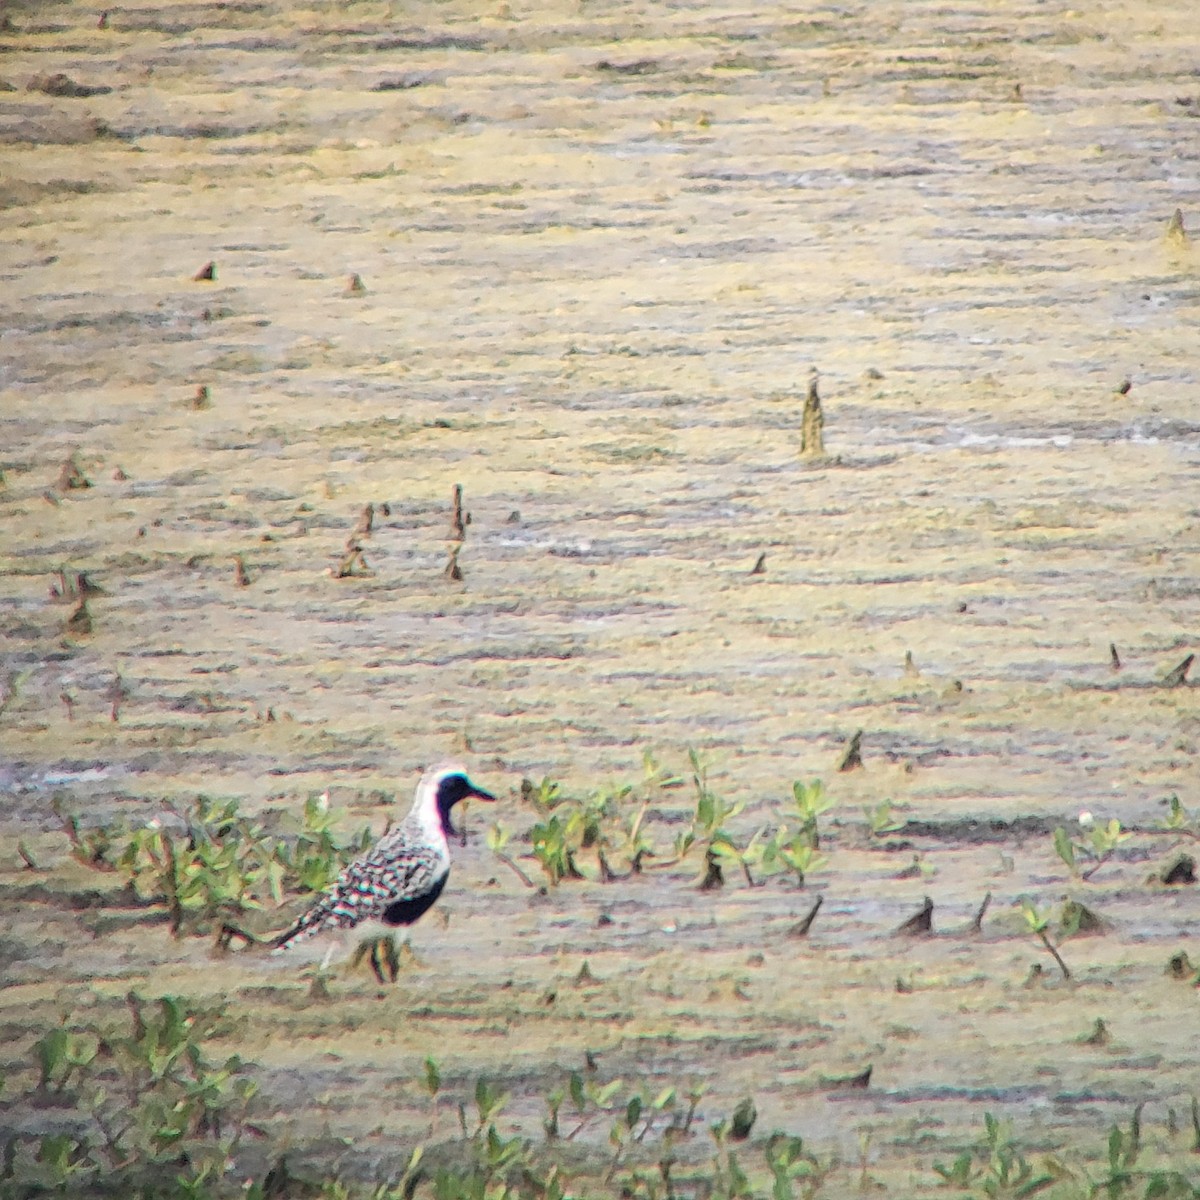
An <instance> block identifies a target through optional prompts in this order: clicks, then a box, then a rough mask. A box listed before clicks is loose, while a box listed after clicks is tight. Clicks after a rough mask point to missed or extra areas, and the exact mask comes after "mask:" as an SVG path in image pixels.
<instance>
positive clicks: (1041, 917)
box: [1018, 896, 1071, 979]
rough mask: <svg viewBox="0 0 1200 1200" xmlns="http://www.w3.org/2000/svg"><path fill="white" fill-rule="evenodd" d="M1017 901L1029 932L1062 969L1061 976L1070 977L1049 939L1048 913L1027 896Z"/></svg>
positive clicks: (1067, 969)
mask: <svg viewBox="0 0 1200 1200" xmlns="http://www.w3.org/2000/svg"><path fill="white" fill-rule="evenodd" d="M1018 903H1019V904H1020V906H1021V912H1022V915H1023V916H1024V917H1025V924H1026V926H1027V927H1028V929H1029V932H1030V933H1032V934H1033V935H1034V936H1035V937H1036V938H1037V939H1038V941H1040V942H1041V943H1042V945H1043V946H1044V947H1045V949H1046V951H1047V953H1049V955H1050V956H1051V958H1053V959H1054V961H1055V962H1056V963H1058V968H1059V970H1060V971H1062V973H1063V978H1064V979H1070V978H1071V971H1070V968H1069V967H1068V966H1067V964H1066V963H1065V962H1064V961H1063V957H1062V955H1061V954H1059V952H1058V949H1057V948H1056V947H1055V945H1054V943H1053V942H1052V941H1051V940H1050V934H1049V933H1048V932H1047V931H1048V929H1049V927H1050V915H1049V914H1048V913H1043V912H1042V911H1041V910H1040V909H1039V908H1038V907H1037V906H1036V905H1035V904H1034V903H1033V901H1032V900H1030V899H1029V898H1028V897H1025V896H1022V897H1021V899H1020V900H1019V901H1018Z"/></svg>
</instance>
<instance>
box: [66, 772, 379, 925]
mask: <svg viewBox="0 0 1200 1200" xmlns="http://www.w3.org/2000/svg"><path fill="white" fill-rule="evenodd" d="M60 815H61V816H62V819H63V821H64V825H65V828H66V831H67V835H68V837H69V838H70V839H71V853H72V855H73V856H74V857H75V858H76V859H77V860H78V861H80V862H82V863H84V864H85V865H87V866H89V867H92V868H94V869H96V870H103V871H117V872H119V873H121V874H122V875H124V876H125V879H126V885H127V887H128V888H129V889H130V891H131V892H132V893H133V894H134V895H135V896H137V898H138V899H139V900H140V901H141V902H142V903H147V904H162V905H165V907H166V909H167V914H168V918H169V921H170V925H171V931H172V933H174V934H175V935H176V936H182V935H183V934H185V933H189V932H207V931H208V930H209V929H211V928H213V927H214V926H217V927H224V926H226V925H228V924H229V923H230V922H234V921H240V919H241V918H242V917H243V916H244V915H245V914H246V913H247V912H250V911H253V910H256V909H259V908H261V907H262V906H263V904H264V902H265V901H266V900H267V899H268V898H269V899H270V900H272V901H273V902H274V903H276V904H278V903H279V902H280V901H282V899H283V898H284V894H285V892H286V891H296V892H300V893H308V892H312V891H316V890H321V889H323V888H325V887H327V886H328V885H329V884H330V883H331V882H332V881H333V880H334V879H335V878H336V876H337V874H338V872H339V871H340V870H341V869H342V867H343V866H344V865H345V863H347V862H348V861H349V860H350V859H351V858H352V857H354V856H355V855H357V854H359V853H360V852H361V851H362V850H363V849H365V848H366V847H367V846H368V845H370V843H371V835H370V831H369V830H368V829H366V828H364V829H362V830H361V831H360V832H359V833H358V834H356V835H354V836H353V837H351V838H349V839H347V840H344V841H343V840H341V839H339V838H338V837H337V836H336V834H335V833H334V826H335V824H336V819H335V817H334V814H333V813H332V812H331V811H330V809H329V803H328V797H327V796H324V795H321V796H310V797H309V798H308V799H307V800H306V801H305V804H304V809H303V814H302V816H301V819H300V822H299V824H298V827H297V828H296V831H295V833H294V834H293V835H292V837H291V838H285V839H276V838H273V837H271V836H269V835H268V834H267V833H266V832H265V831H264V830H263V829H262V827H261V826H260V825H259V824H257V823H254V822H251V821H250V820H248V819H247V818H246V816H245V815H244V814H243V813H242V812H241V811H240V808H239V805H238V801H237V800H232V799H231V800H214V799H212V798H210V797H208V796H199V797H197V798H196V799H195V800H194V801H193V802H192V803H191V804H189V805H187V806H186V807H183V808H179V807H172V809H171V814H170V816H169V817H168V818H167V819H166V820H165V821H164V820H162V819H158V818H156V819H155V820H152V821H150V822H149V823H148V824H146V825H144V826H142V827H141V828H138V829H134V830H130V829H129V828H128V827H127V826H126V825H125V824H124V823H122V822H117V823H114V824H112V825H107V826H97V827H94V828H84V827H83V826H82V825H81V823H80V821H79V819H78V818H77V817H75V816H73V815H70V814H60ZM234 930H235V932H240V930H237V929H236V927H234Z"/></svg>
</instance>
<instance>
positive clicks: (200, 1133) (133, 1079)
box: [0, 992, 257, 1197]
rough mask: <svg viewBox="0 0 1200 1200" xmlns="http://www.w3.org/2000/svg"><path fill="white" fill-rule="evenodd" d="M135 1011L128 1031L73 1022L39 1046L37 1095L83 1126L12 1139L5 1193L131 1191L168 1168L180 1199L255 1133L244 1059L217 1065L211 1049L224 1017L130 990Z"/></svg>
mask: <svg viewBox="0 0 1200 1200" xmlns="http://www.w3.org/2000/svg"><path fill="white" fill-rule="evenodd" d="M126 1011H127V1017H126V1021H125V1024H124V1025H123V1026H122V1025H118V1024H113V1023H112V1022H97V1023H94V1024H86V1025H85V1024H79V1023H72V1022H69V1021H64V1022H63V1024H62V1025H60V1026H58V1027H56V1028H55V1029H53V1030H50V1031H49V1032H48V1033H47V1034H45V1035H44V1036H43V1037H41V1038H40V1039H38V1041H37V1042H36V1043H35V1044H34V1056H35V1060H36V1064H37V1067H38V1072H39V1079H38V1083H37V1085H36V1089H35V1092H36V1093H40V1094H43V1095H45V1094H47V1093H50V1094H53V1096H54V1097H55V1098H56V1101H57V1102H58V1103H59V1104H60V1105H64V1104H65V1105H69V1106H70V1107H71V1108H73V1109H74V1110H76V1112H77V1115H78V1116H79V1118H80V1119H81V1120H80V1122H77V1124H78V1125H79V1128H78V1129H77V1130H76V1131H74V1132H70V1133H67V1132H62V1131H61V1130H53V1131H45V1132H42V1131H38V1130H36V1129H33V1130H31V1131H29V1132H22V1133H18V1134H13V1135H11V1136H10V1137H9V1139H8V1143H7V1145H6V1147H5V1148H4V1153H3V1170H2V1172H0V1190H2V1191H3V1192H4V1193H5V1194H6V1195H11V1196H15V1197H22V1196H27V1195H34V1194H40V1193H41V1192H42V1191H43V1190H44V1189H60V1190H61V1189H64V1188H67V1187H70V1188H72V1189H78V1190H80V1191H82V1192H83V1193H87V1192H89V1191H94V1190H95V1189H96V1188H97V1187H98V1186H99V1185H101V1184H103V1188H104V1189H105V1190H106V1191H109V1192H112V1193H123V1194H127V1195H134V1194H137V1193H138V1191H139V1189H140V1188H141V1186H142V1181H144V1180H145V1179H147V1178H149V1177H151V1176H161V1174H162V1172H163V1171H164V1170H168V1171H170V1172H171V1175H172V1177H173V1178H174V1179H175V1183H176V1185H177V1188H178V1193H177V1194H178V1195H180V1196H185V1195H193V1194H195V1195H200V1194H207V1193H206V1192H204V1191H203V1187H202V1185H204V1184H205V1182H206V1181H210V1180H215V1179H219V1178H220V1177H221V1175H222V1174H223V1173H224V1172H225V1170H226V1169H227V1168H228V1165H229V1164H230V1162H231V1161H232V1158H233V1155H234V1154H235V1153H236V1151H237V1149H238V1146H239V1144H240V1142H241V1140H242V1138H243V1137H244V1136H245V1135H246V1133H248V1132H250V1131H252V1130H253V1128H254V1127H253V1126H252V1125H251V1124H250V1122H249V1114H250V1109H251V1105H252V1103H253V1100H254V1098H255V1095H256V1092H257V1086H256V1085H255V1083H254V1082H253V1081H252V1080H251V1079H249V1078H248V1077H247V1076H246V1075H245V1073H244V1071H243V1068H242V1064H241V1062H240V1060H239V1059H238V1058H237V1057H236V1056H232V1057H228V1058H226V1059H224V1060H223V1061H222V1060H219V1059H218V1060H216V1061H214V1060H212V1059H211V1058H210V1057H209V1055H208V1054H207V1053H206V1051H205V1045H204V1043H205V1042H206V1040H208V1039H209V1038H210V1037H211V1036H212V1035H213V1034H214V1032H215V1030H216V1028H217V1026H218V1024H219V1023H220V1022H221V1021H222V1020H223V1016H222V1014H221V1012H220V1010H213V1009H201V1008H197V1007H194V1006H192V1005H191V1004H189V1003H188V1002H187V1001H185V1000H182V999H179V998H178V997H172V996H163V997H161V998H160V999H158V1000H157V1001H153V1002H148V1001H145V1000H142V999H141V998H140V997H138V996H137V995H136V994H134V993H132V992H131V993H130V994H129V995H128V996H127V997H126ZM181 1167H182V1170H181ZM189 1189H190V1190H189Z"/></svg>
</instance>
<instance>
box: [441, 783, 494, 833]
mask: <svg viewBox="0 0 1200 1200" xmlns="http://www.w3.org/2000/svg"><path fill="white" fill-rule="evenodd" d="M468 796H478V797H479V798H480V799H481V800H495V798H496V797H495V796H493V795H492V793H491V792H485V791H484V790H483V788H480V787H476V786H475V785H474V784H473V783H472V782H471V781H470V780H469V779H468V778H467V777H466V776H465V775H464V774H462V772H461V771H456V772H455V773H454V774H453V775H444V776H443V777H442V779H441V780H440V781H439V783H438V790H437V806H438V816H440V817H441V819H442V829H443V830H444V831H445V833H446V834H447V836H449V835H450V834H453V833H455V832H456V831H455V828H454V825H453V824H452V822H451V820H450V810H451V809H452V808H453V807H454V806H455V805H456V804H457V803H458V802H459V801H460V800H465V799H466V798H467V797H468Z"/></svg>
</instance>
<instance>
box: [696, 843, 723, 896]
mask: <svg viewBox="0 0 1200 1200" xmlns="http://www.w3.org/2000/svg"><path fill="white" fill-rule="evenodd" d="M724 886H725V874H724V872H723V871H722V870H721V864H720V862H719V861H718V859H717V856H716V855H715V854H714V853H713V849H712V847H711V846H710V847H709V848H708V849H707V850H706V851H705V852H704V878H703V879H702V880H701V882H700V890H701V891H702V892H713V891H716V890H717V888H722V887H724Z"/></svg>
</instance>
